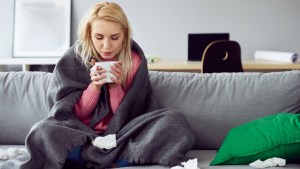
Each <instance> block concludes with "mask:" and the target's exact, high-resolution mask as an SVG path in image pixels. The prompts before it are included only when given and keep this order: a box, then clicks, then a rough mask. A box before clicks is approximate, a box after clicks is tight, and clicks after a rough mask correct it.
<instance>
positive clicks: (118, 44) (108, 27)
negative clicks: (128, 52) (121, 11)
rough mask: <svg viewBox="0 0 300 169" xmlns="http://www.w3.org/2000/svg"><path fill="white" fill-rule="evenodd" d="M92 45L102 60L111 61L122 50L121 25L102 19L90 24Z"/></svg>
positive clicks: (122, 32) (122, 34) (122, 35)
mask: <svg viewBox="0 0 300 169" xmlns="http://www.w3.org/2000/svg"><path fill="white" fill-rule="evenodd" d="M91 36H92V37H91V38H92V42H93V45H94V47H95V49H96V50H97V52H98V53H99V55H100V56H101V57H102V59H104V60H110V59H113V58H114V57H115V56H116V55H117V54H118V53H119V52H120V51H121V49H122V44H123V40H124V31H123V30H122V27H121V24H119V23H116V22H111V21H106V20H103V19H97V20H95V21H94V22H93V23H92V28H91Z"/></svg>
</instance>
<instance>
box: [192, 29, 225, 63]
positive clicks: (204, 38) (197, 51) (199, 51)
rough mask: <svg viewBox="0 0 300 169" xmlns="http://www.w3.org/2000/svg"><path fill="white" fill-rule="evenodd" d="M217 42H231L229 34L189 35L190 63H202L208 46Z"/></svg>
mask: <svg viewBox="0 0 300 169" xmlns="http://www.w3.org/2000/svg"><path fill="white" fill-rule="evenodd" d="M216 40H229V33H194V34H188V61H201V60H202V55H203V52H204V50H205V48H206V46H207V45H208V44H210V43H211V42H213V41H216Z"/></svg>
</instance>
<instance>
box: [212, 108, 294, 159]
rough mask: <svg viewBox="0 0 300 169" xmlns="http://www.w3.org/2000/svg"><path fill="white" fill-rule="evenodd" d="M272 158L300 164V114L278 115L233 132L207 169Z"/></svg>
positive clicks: (237, 128) (244, 125)
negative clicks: (210, 166)
mask: <svg viewBox="0 0 300 169" xmlns="http://www.w3.org/2000/svg"><path fill="white" fill-rule="evenodd" d="M272 157H279V158H284V159H286V160H287V162H295V161H299V160H300V114H291V113H279V114H275V115H271V116H267V117H263V118H260V119H257V120H254V121H251V122H248V123H245V124H243V125H240V126H238V127H235V128H232V129H231V130H230V131H229V133H228V134H227V136H226V138H225V140H224V142H223V144H222V146H221V147H220V149H219V151H218V152H217V155H216V157H215V159H214V160H213V161H212V162H211V163H210V165H219V164H222V165H226V164H249V163H251V162H253V161H256V160H258V159H260V160H266V159H268V158H272Z"/></svg>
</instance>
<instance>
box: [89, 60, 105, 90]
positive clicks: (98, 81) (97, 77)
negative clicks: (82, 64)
mask: <svg viewBox="0 0 300 169" xmlns="http://www.w3.org/2000/svg"><path fill="white" fill-rule="evenodd" d="M95 63H96V60H95V59H92V60H91V64H92V65H95ZM96 71H97V73H96V72H91V73H90V77H91V81H92V85H93V87H94V89H96V90H101V87H102V86H103V85H104V84H105V83H106V82H105V78H106V75H105V73H106V70H105V69H102V68H100V67H97V68H96Z"/></svg>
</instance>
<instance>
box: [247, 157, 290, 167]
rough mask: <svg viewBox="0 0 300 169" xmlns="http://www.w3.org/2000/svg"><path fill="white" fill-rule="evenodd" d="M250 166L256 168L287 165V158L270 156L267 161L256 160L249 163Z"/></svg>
mask: <svg viewBox="0 0 300 169" xmlns="http://www.w3.org/2000/svg"><path fill="white" fill-rule="evenodd" d="M249 166H251V167H254V168H267V167H276V166H281V167H282V166H285V159H282V158H277V157H273V158H269V159H267V160H265V161H261V160H256V161H254V162H252V163H250V164H249Z"/></svg>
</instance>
